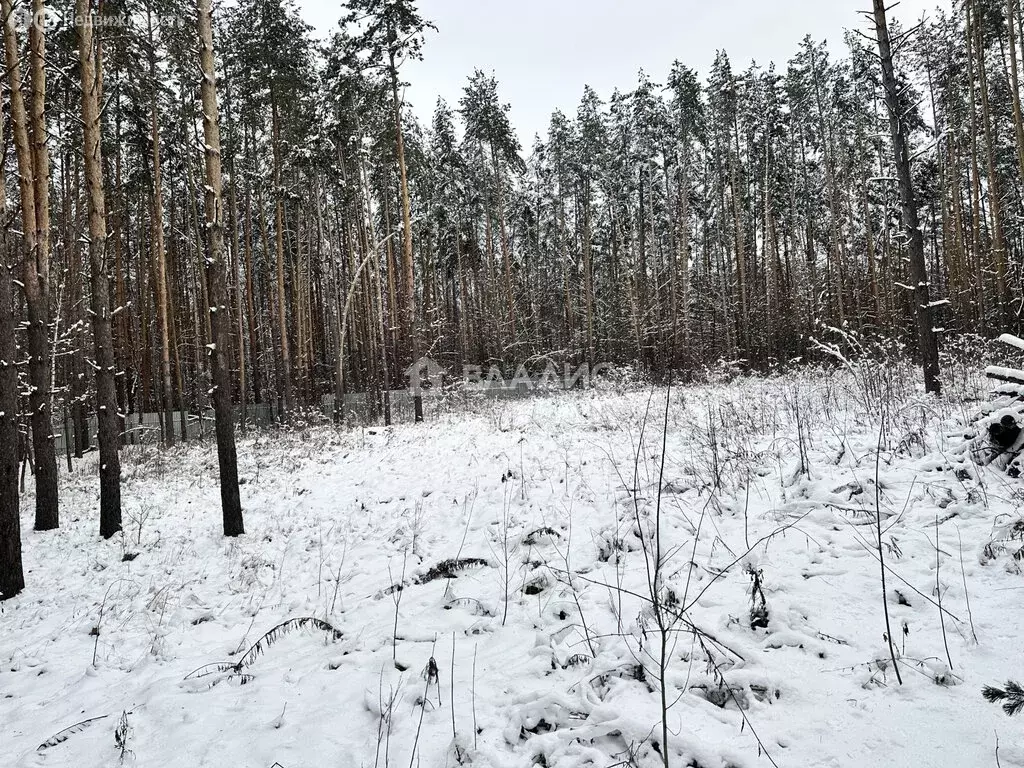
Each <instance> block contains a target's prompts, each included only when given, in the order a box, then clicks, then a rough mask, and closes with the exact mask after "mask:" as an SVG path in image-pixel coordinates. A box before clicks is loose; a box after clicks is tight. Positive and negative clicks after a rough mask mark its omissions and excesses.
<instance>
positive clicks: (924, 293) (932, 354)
mask: <svg viewBox="0 0 1024 768" xmlns="http://www.w3.org/2000/svg"><path fill="white" fill-rule="evenodd" d="M873 2H874V15H875V33H876V35H877V37H878V54H879V57H880V59H881V63H882V84H883V86H884V87H885V103H886V106H887V107H888V110H889V133H890V134H891V136H892V145H893V154H894V156H895V163H896V178H897V181H898V184H899V189H900V207H901V212H902V220H903V226H904V228H905V229H906V230H907V256H908V258H909V260H910V279H911V281H912V283H913V291H914V313H915V315H916V317H917V336H918V349H919V351H920V353H921V360H922V363H923V364H924V387H925V391H926V392H931V393H935V394H938V393H939V392H940V391H941V388H942V385H941V381H940V380H939V346H938V339H937V338H936V335H935V329H934V328H933V327H932V308H931V297H930V291H929V289H928V275H927V272H926V270H925V263H924V236H923V235H922V234H921V225H920V222H919V220H918V214H917V201H916V200H915V199H914V186H913V179H912V178H911V175H910V156H909V155H908V154H907V134H906V126H905V125H904V123H903V121H902V117H901V115H900V106H899V98H898V91H897V86H896V74H895V71H894V69H893V63H892V46H891V43H890V40H889V27H888V24H887V23H886V19H885V0H873Z"/></svg>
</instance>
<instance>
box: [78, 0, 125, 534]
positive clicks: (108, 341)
mask: <svg viewBox="0 0 1024 768" xmlns="http://www.w3.org/2000/svg"><path fill="white" fill-rule="evenodd" d="M91 6H92V3H91V0H76V2H75V24H76V26H77V28H78V62H79V73H80V76H81V81H82V134H83V142H84V145H85V146H84V156H85V183H86V188H87V192H88V199H89V276H90V284H91V288H92V303H91V309H92V312H91V313H90V314H91V316H92V335H93V346H94V347H95V350H96V367H95V370H96V406H97V408H96V410H97V422H98V424H99V448H100V535H101V536H102V537H103V538H105V539H109V538H110V537H111V536H113V535H114V534H115V533H117V532H118V531H119V530H121V458H120V456H119V455H118V449H119V442H120V434H119V433H120V423H119V421H118V415H117V384H116V370H115V364H114V336H113V331H112V328H111V317H110V282H109V276H108V265H107V203H106V199H105V196H104V191H103V156H102V143H103V142H102V126H101V124H100V101H101V99H102V94H101V93H100V87H101V85H100V84H101V82H102V81H101V77H102V75H101V72H102V67H103V61H102V59H101V58H100V56H99V55H98V51H97V50H95V49H94V46H93V25H92V7H91Z"/></svg>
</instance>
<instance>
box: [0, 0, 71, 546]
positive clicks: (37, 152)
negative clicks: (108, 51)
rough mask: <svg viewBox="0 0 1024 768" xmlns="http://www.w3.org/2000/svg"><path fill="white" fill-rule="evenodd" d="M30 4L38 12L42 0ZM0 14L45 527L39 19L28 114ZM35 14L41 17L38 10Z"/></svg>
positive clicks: (8, 14)
mask: <svg viewBox="0 0 1024 768" xmlns="http://www.w3.org/2000/svg"><path fill="white" fill-rule="evenodd" d="M33 10H34V11H38V12H40V13H41V12H42V2H41V0H33ZM0 11H2V13H3V17H4V53H5V57H6V60H7V73H8V78H9V84H10V91H11V123H12V126H13V131H14V145H15V151H16V154H17V159H18V188H19V193H20V196H21V215H22V231H23V238H24V247H25V255H24V261H23V265H24V266H23V269H22V284H23V290H24V293H25V308H26V311H27V314H28V352H29V366H28V367H29V380H30V383H31V385H32V393H31V395H30V396H29V407H30V408H31V411H32V417H31V421H32V450H33V452H34V454H35V466H36V518H35V529H36V530H37V531H47V530H52V529H54V528H56V527H57V526H58V525H59V523H60V517H59V512H58V495H57V454H56V451H55V449H54V445H53V435H52V432H53V424H52V417H51V407H52V404H51V402H50V401H51V391H50V387H51V382H50V371H51V360H50V337H49V332H50V327H49V303H50V235H49V229H50V224H49V222H50V213H49V205H50V203H49V153H48V152H47V148H46V117H45V113H44V111H43V106H44V100H45V96H46V71H45V69H44V57H45V50H44V42H45V41H44V38H43V30H42V29H41V27H40V25H39V24H31V25H30V30H29V40H30V56H29V61H30V72H31V81H32V91H33V93H32V100H31V105H30V106H31V114H30V113H29V108H27V107H26V105H25V98H24V95H23V93H22V81H21V59H20V51H19V50H18V39H17V32H16V31H15V26H14V25H15V20H14V16H13V7H12V2H11V0H2V1H0ZM36 18H41V16H37V17H36Z"/></svg>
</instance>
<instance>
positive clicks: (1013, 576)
mask: <svg viewBox="0 0 1024 768" xmlns="http://www.w3.org/2000/svg"><path fill="white" fill-rule="evenodd" d="M902 375H903V374H902V373H900V372H896V373H893V374H892V378H893V379H894V380H898V379H899V377H900V376H902ZM874 383H875V384H877V383H878V382H877V381H875V382H874ZM889 383H890V384H891V383H892V382H891V381H890V382H889ZM897 383H898V381H897ZM871 384H872V382H871V381H867V380H862V381H860V384H858V380H857V379H855V378H853V377H851V376H850V375H848V374H843V373H835V374H828V375H826V374H819V375H814V376H804V377H800V376H791V377H776V378H769V379H740V380H737V381H733V382H728V383H726V382H722V383H718V384H707V385H702V386H700V387H691V388H680V389H676V390H673V391H672V392H671V393H670V394H669V395H668V397H667V402H668V414H667V419H666V417H665V408H666V391H665V390H664V389H657V390H655V391H653V393H652V392H650V391H647V390H642V389H635V390H632V391H620V392H614V391H608V390H606V389H597V390H591V391H586V392H574V393H561V394H557V395H551V396H547V397H537V398H534V399H529V400H522V401H516V402H511V403H508V402H506V403H489V404H486V405H480V406H478V407H475V408H469V409H468V410H467V411H466V412H462V413H455V412H452V413H447V414H445V415H442V416H439V417H436V418H435V420H433V421H431V422H428V423H426V424H423V425H419V426H402V427H394V428H390V429H383V428H380V429H366V430H349V431H337V430H334V429H332V428H328V427H319V428H313V429H309V430H305V431H293V432H287V433H273V434H263V435H260V436H250V437H247V438H244V439H242V440H241V442H240V445H239V453H240V457H241V475H242V478H243V480H244V485H243V487H242V499H243V504H244V508H245V514H246V521H245V522H246V529H247V535H246V536H244V537H242V538H240V539H237V540H225V539H224V538H223V537H222V536H221V534H220V515H219V498H218V491H217V483H216V456H215V453H214V451H213V447H212V446H211V445H209V444H207V445H189V446H185V447H179V448H176V449H174V450H171V451H159V450H155V449H146V450H145V451H144V452H140V451H139V449H132V452H130V453H129V454H128V455H127V457H126V462H125V487H124V498H125V505H126V513H127V518H128V519H126V531H125V535H124V537H123V538H120V539H119V538H115V539H113V540H111V541H109V542H103V541H101V540H99V538H98V536H97V528H98V525H97V522H96V519H95V518H96V515H97V493H98V492H97V487H96V482H95V480H94V472H93V470H94V467H91V465H90V463H89V461H90V460H88V459H87V460H86V461H85V462H84V463H82V464H80V465H79V468H78V470H77V471H76V473H75V474H74V475H72V476H69V477H65V479H64V482H63V489H62V492H63V499H64V508H63V509H64V511H63V520H62V523H63V527H62V528H61V529H60V530H59V531H58V532H52V533H46V534H36V533H32V532H31V531H29V530H26V533H25V537H24V538H25V556H26V567H27V569H28V574H27V578H28V582H29V587H28V589H27V591H26V592H25V593H24V594H23V595H22V596H20V597H18V598H16V599H14V600H12V601H8V602H7V603H6V604H5V605H4V606H3V613H2V614H0V764H2V765H3V766H8V765H11V766H76V767H78V766H81V767H82V768H92V767H93V766H96V767H99V766H113V765H117V764H118V763H119V761H121V762H123V763H125V764H130V765H137V766H218V767H219V766H252V767H253V768H270V766H272V765H274V764H275V763H277V764H279V765H280V766H283V768H311V767H312V766H385V765H390V766H400V767H402V768H404V766H407V765H408V766H431V767H434V766H438V767H440V766H454V765H457V764H459V763H460V762H461V763H462V764H472V765H477V766H528V765H531V764H539V765H547V766H586V765H593V766H610V765H623V766H630V765H636V766H651V765H660V764H662V752H663V751H664V749H665V746H664V738H663V731H662V725H661V721H662V703H663V698H664V702H665V705H666V707H667V726H668V728H667V730H668V755H669V758H670V764H671V765H672V766H688V765H689V766H702V767H703V768H724V767H725V766H734V767H735V768H747V767H753V766H762V765H765V766H770V765H773V764H774V765H778V766H781V767H782V768H806V767H808V766H843V767H844V768H846V767H850V768H853V767H854V766H857V767H858V768H859V767H861V766H889V767H895V766H915V767H918V766H935V767H936V768H938V767H940V766H941V767H944V768H954V767H955V768H968V767H969V768H974V767H975V766H996V765H997V753H996V748H997V740H998V761H999V765H1001V766H1002V767H1003V768H1010V767H1011V766H1024V727H1022V721H1021V720H1020V719H1019V718H1018V719H1015V720H1010V719H1008V718H1007V717H1006V716H1005V715H1004V714H1003V713H1002V711H1001V710H1000V708H999V707H998V706H997V705H993V704H989V703H987V702H985V701H984V700H983V699H982V697H981V695H980V689H981V687H982V685H984V684H997V683H1002V682H1003V681H1005V680H1006V679H1007V678H1018V679H1019V678H1020V677H1021V676H1022V675H1024V639H1022V638H1024V578H1022V576H1021V573H1020V570H1021V569H1020V563H1019V562H1017V561H1016V560H1014V558H1013V557H1012V554H1011V553H1012V551H1013V550H1015V549H1018V548H1020V547H1021V546H1022V545H1024V542H1022V541H1020V540H1017V539H1014V538H1013V536H1012V530H1011V528H1010V526H1011V525H1012V523H1013V522H1014V521H1016V520H1019V519H1020V517H1021V513H1020V506H1021V502H1022V499H1024V481H1021V480H1014V479H1011V478H1008V477H1006V476H1005V475H1002V474H999V473H997V472H995V471H994V470H988V469H981V470H979V469H978V468H976V467H974V466H973V465H972V464H971V463H970V462H966V461H964V459H963V457H962V456H961V455H959V454H958V453H957V447H958V446H959V445H960V443H961V441H962V434H963V428H962V426H959V425H958V420H959V419H962V418H963V415H964V413H965V412H966V411H967V410H968V409H969V407H970V406H965V405H963V404H961V403H959V402H957V400H956V398H950V399H946V400H924V399H923V398H917V397H915V396H914V395H913V394H912V393H911V394H910V395H909V397H908V396H905V395H906V393H905V392H904V393H903V394H900V393H899V392H897V393H896V396H895V397H893V395H892V393H890V392H886V391H884V390H879V391H877V392H876V391H874V390H873V389H872V387H871ZM897 389H899V390H900V391H902V390H903V389H904V387H902V386H900V387H898V388H897ZM885 402H889V405H888V406H885V405H884V403H885ZM883 409H884V410H886V411H887V418H886V420H885V424H886V426H885V429H884V431H882V430H881V421H882V419H881V415H882V413H881V412H882V410H883ZM666 425H667V429H664V427H665V426H666ZM663 437H664V445H665V449H664V451H663V450H662V441H663ZM879 444H881V446H882V450H881V451H880V452H879V451H878V450H877V449H876V447H877V446H878V445H879ZM876 457H877V461H876ZM876 476H877V478H878V483H877V485H876ZM876 496H877V501H878V511H879V512H880V515H881V525H882V528H883V533H882V540H883V546H882V555H883V556H884V560H885V564H886V566H887V568H888V569H889V570H888V571H887V573H886V589H887V592H886V594H887V597H888V607H889V613H890V623H891V626H892V632H893V635H894V636H895V637H894V642H895V648H896V654H897V656H898V667H899V670H898V671H899V672H900V674H901V677H902V685H900V684H899V683H898V682H897V675H896V672H897V670H896V669H894V668H893V667H892V664H891V661H890V652H889V647H888V644H887V643H886V640H885V632H886V626H885V617H884V614H883V603H882V587H881V584H880V564H879V559H878V547H877V530H876ZM31 507H32V501H31V497H28V498H27V499H26V500H25V517H24V524H25V528H26V529H29V528H30V526H31V515H30V509H31ZM659 520H660V528H659V525H658V523H659ZM659 530H660V543H661V550H660V551H661V555H662V558H661V563H662V568H661V577H660V580H659V582H658V584H659V589H658V596H659V600H658V603H659V606H660V608H661V615H662V616H663V617H664V620H663V621H662V624H663V626H664V630H665V631H664V632H663V633H662V632H659V627H658V621H657V617H656V615H655V612H654V611H653V610H652V605H651V596H652V589H651V583H652V580H653V579H654V576H653V571H652V569H653V566H654V565H655V563H654V558H655V552H654V547H655V546H656V545H657V539H658V532H659ZM1017 535H1018V537H1020V536H1024V532H1019V533H1018V534H1017ZM936 546H937V547H938V549H937V550H936ZM645 553H646V554H645ZM126 555H127V557H126ZM452 559H469V560H468V562H467V563H465V564H462V565H461V567H459V568H454V569H450V570H449V571H448V572H445V569H444V568H443V567H442V568H436V567H435V566H438V564H439V563H443V561H449V560H452ZM396 584H404V588H402V589H396V588H394V587H393V585H396ZM762 595H763V605H762V599H761V598H762ZM940 602H941V609H940V606H939V603H940ZM299 617H314V618H316V619H318V620H320V622H326V623H313V622H310V623H307V624H306V625H305V626H301V627H296V626H288V627H285V628H284V629H282V630H281V631H279V632H277V633H275V634H273V635H272V636H271V637H270V638H267V639H264V640H263V641H262V642H259V643H257V641H260V639H261V638H262V637H263V636H264V635H265V634H266V633H267V632H268V631H270V630H271V629H273V628H274V627H276V626H278V625H279V624H281V623H282V622H285V621H287V620H289V619H295V618H299ZM328 624H329V625H330V627H333V628H334V630H336V633H335V632H334V631H331V630H330V628H329V627H328ZM663 637H664V638H665V639H666V647H665V649H664V665H663V666H664V669H662V665H661V659H662V656H663V654H662V638H663ZM254 645H256V648H255V650H254V651H253V652H252V653H249V654H247V653H246V652H247V651H249V650H250V649H251V648H253V646H254ZM950 661H951V662H952V664H951V665H950V664H949V662H950ZM208 665H212V666H208ZM662 679H664V681H665V689H664V697H663V696H662V688H661V685H660V683H661V680H662ZM94 718H100V719H94ZM84 721H89V722H85V724H84V725H80V726H78V727H77V728H71V730H70V731H66V732H63V733H62V731H64V729H68V728H69V727H71V726H75V725H76V724H80V723H83V722H84ZM65 737H66V738H65ZM118 742H120V744H121V745H122V746H123V748H124V750H125V751H124V753H123V755H122V749H121V747H119V746H118Z"/></svg>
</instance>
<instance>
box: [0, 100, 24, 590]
mask: <svg viewBox="0 0 1024 768" xmlns="http://www.w3.org/2000/svg"><path fill="white" fill-rule="evenodd" d="M2 134H3V115H2V114H0V137H2ZM0 143H2V141H0ZM4 177H5V174H4V172H3V168H0V211H6V210H7V185H6V179H5V178H4ZM2 226H3V229H2V230H0V445H2V446H4V450H0V601H3V600H9V599H10V598H12V597H14V596H15V595H17V594H18V593H19V592H21V591H22V590H23V589H24V588H25V572H24V569H23V567H22V562H21V510H20V497H19V493H18V451H17V450H16V446H17V445H18V368H17V365H16V357H17V346H16V344H15V340H14V331H15V326H16V323H15V319H14V269H13V266H12V265H11V264H10V263H8V260H9V259H10V258H11V248H10V239H9V237H8V235H9V229H8V228H9V221H8V220H7V219H6V216H5V219H4V221H3V222H2Z"/></svg>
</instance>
